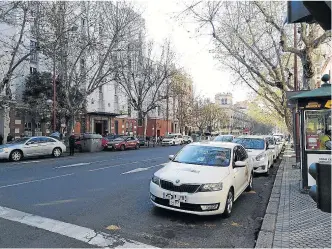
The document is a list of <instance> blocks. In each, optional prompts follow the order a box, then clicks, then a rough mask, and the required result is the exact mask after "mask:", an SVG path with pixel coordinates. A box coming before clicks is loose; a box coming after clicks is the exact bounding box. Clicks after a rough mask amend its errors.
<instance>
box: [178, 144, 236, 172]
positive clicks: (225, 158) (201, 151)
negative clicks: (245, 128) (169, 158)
mask: <svg viewBox="0 0 332 249" xmlns="http://www.w3.org/2000/svg"><path fill="white" fill-rule="evenodd" d="M230 158H231V149H228V148H222V147H214V146H197V145H194V146H191V145H189V146H186V147H184V148H183V149H182V150H181V151H180V152H179V153H178V154H177V155H176V157H175V158H174V160H173V161H174V162H179V163H185V164H197V165H205V166H215V167H227V166H229V163H230Z"/></svg>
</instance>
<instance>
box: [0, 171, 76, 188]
mask: <svg viewBox="0 0 332 249" xmlns="http://www.w3.org/2000/svg"><path fill="white" fill-rule="evenodd" d="M71 175H73V174H65V175H59V176H53V177H48V178H43V179H38V180H32V181H27V182H20V183H15V184H9V185H4V186H0V189H1V188H9V187H14V186H19V185H23V184H28V183H34V182H42V181H47V180H51V179H56V178H61V177H66V176H71Z"/></svg>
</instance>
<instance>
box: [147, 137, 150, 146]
mask: <svg viewBox="0 0 332 249" xmlns="http://www.w3.org/2000/svg"><path fill="white" fill-rule="evenodd" d="M146 142H147V143H148V147H150V137H149V136H146Z"/></svg>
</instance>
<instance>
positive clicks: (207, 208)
mask: <svg viewBox="0 0 332 249" xmlns="http://www.w3.org/2000/svg"><path fill="white" fill-rule="evenodd" d="M218 207H219V204H218V203H217V204H210V205H201V209H202V210H203V211H208V210H216V209H218Z"/></svg>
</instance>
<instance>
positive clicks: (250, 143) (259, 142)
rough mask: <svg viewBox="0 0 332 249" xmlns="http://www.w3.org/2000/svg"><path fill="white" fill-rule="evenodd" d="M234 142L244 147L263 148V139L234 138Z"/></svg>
mask: <svg viewBox="0 0 332 249" xmlns="http://www.w3.org/2000/svg"><path fill="white" fill-rule="evenodd" d="M233 142H234V143H237V144H241V145H242V146H243V147H244V148H246V149H253V150H264V148H265V141H264V139H260V138H236V139H234V140H233Z"/></svg>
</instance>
